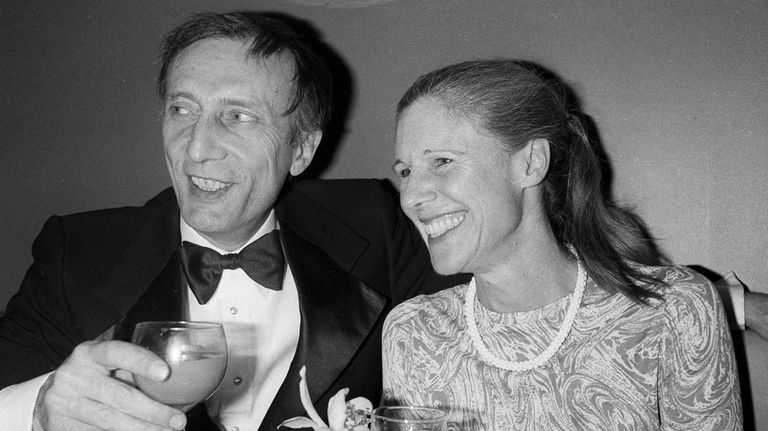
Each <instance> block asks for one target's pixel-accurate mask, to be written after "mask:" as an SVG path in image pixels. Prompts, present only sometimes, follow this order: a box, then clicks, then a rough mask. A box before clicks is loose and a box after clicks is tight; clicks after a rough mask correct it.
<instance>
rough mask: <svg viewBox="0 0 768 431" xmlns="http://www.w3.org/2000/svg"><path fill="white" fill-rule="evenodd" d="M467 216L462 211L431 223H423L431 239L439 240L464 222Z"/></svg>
mask: <svg viewBox="0 0 768 431" xmlns="http://www.w3.org/2000/svg"><path fill="white" fill-rule="evenodd" d="M466 214H467V213H466V212H465V211H462V212H459V213H451V214H445V215H441V216H439V217H435V218H433V219H431V220H429V221H422V223H423V224H424V230H425V231H426V232H427V235H428V236H429V237H430V238H437V237H439V236H440V235H443V234H444V233H446V232H448V231H449V230H452V229H455V228H456V226H458V225H460V224H461V222H462V221H464V216H465V215H466Z"/></svg>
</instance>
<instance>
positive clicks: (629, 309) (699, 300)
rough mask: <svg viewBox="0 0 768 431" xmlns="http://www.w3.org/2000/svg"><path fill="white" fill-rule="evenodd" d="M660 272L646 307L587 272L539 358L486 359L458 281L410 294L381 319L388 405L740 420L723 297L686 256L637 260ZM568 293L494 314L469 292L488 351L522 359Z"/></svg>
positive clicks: (576, 424) (579, 417)
mask: <svg viewBox="0 0 768 431" xmlns="http://www.w3.org/2000/svg"><path fill="white" fill-rule="evenodd" d="M642 270H643V271H645V272H647V273H649V274H655V275H657V276H660V278H661V279H663V280H665V281H666V282H667V283H668V285H667V286H663V285H660V286H651V289H654V290H656V291H657V292H659V293H660V294H661V295H662V296H663V298H664V301H663V302H662V301H651V304H650V306H646V305H641V304H637V303H635V302H633V301H632V300H630V299H629V298H627V297H625V296H624V295H621V294H616V293H609V292H607V291H605V290H603V289H600V288H599V287H598V286H597V285H596V284H595V283H594V282H593V281H592V280H591V279H590V280H589V281H588V282H587V291H586V294H585V296H584V300H583V303H582V307H581V309H580V310H579V312H578V314H577V316H576V321H575V323H574V327H573V329H572V331H571V334H570V336H569V337H568V339H567V340H566V342H565V344H563V346H562V347H561V349H560V350H559V351H558V353H557V354H556V355H555V356H554V357H553V358H552V359H551V360H550V361H549V362H547V363H545V364H544V365H543V366H542V367H540V368H537V369H534V370H531V371H526V372H521V373H515V372H510V371H504V370H502V369H498V368H494V367H492V366H490V365H488V364H485V363H484V362H482V360H481V359H480V357H479V354H478V352H477V350H476V349H475V348H474V347H473V345H472V342H471V340H470V338H469V335H468V334H467V332H466V324H465V319H464V315H463V313H462V304H463V302H464V295H465V292H466V285H460V286H456V287H454V288H451V289H447V290H443V291H441V292H438V293H436V294H433V295H428V296H424V295H422V296H418V297H416V298H413V299H411V300H409V301H406V302H404V303H402V304H400V305H399V306H397V307H396V308H395V309H394V310H393V311H392V312H391V313H390V315H389V316H388V317H387V320H386V322H385V324H384V335H383V355H384V391H385V402H386V403H387V404H409V405H423V406H435V407H440V408H444V409H449V410H450V416H449V417H450V419H449V427H448V429H449V430H465V431H473V430H662V429H675V430H678V429H691V430H696V431H704V430H737V429H742V428H743V425H742V411H741V398H740V394H739V381H738V373H737V371H736V363H735V359H734V353H733V345H732V341H731V335H730V331H729V329H728V326H727V323H726V320H725V315H724V312H723V307H722V304H721V303H720V299H719V297H718V296H717V293H716V291H715V289H714V288H713V287H712V285H711V284H710V283H709V282H708V281H707V280H706V279H705V278H703V277H702V276H701V275H700V274H698V273H696V272H693V271H691V270H689V269H688V268H684V267H643V268H642ZM570 296H571V295H568V296H566V297H564V298H561V299H560V300H558V301H556V302H554V303H552V304H549V305H546V306H544V307H542V308H540V309H538V310H534V311H530V312H521V313H496V312H493V311H491V310H489V309H487V308H485V307H483V306H482V305H481V304H480V303H479V302H476V304H475V306H476V316H477V321H478V328H479V331H480V334H481V335H482V338H483V340H484V341H485V343H486V344H487V345H488V347H489V349H491V351H492V352H493V353H494V354H495V355H497V356H499V357H501V358H504V359H508V360H515V361H522V360H527V359H530V358H532V357H534V356H536V355H537V354H538V353H539V352H541V351H542V350H543V349H545V348H546V347H547V345H548V344H549V342H550V340H551V339H552V337H554V335H555V333H556V332H557V329H558V328H559V326H560V324H561V323H562V321H563V318H564V316H565V311H566V308H567V306H568V302H569V301H570Z"/></svg>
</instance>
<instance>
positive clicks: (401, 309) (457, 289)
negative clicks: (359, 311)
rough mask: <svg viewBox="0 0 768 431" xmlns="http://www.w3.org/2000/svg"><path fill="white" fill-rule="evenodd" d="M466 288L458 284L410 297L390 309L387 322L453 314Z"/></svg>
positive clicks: (462, 301)
mask: <svg viewBox="0 0 768 431" xmlns="http://www.w3.org/2000/svg"><path fill="white" fill-rule="evenodd" d="M466 288H467V285H466V284H460V285H457V286H454V287H451V288H448V289H443V290H441V291H438V292H435V293H432V294H429V295H418V296H415V297H413V298H410V299H408V300H406V301H404V302H402V303H400V304H398V305H397V306H395V308H393V309H392V311H391V312H390V313H389V315H388V316H387V322H389V323H390V324H391V323H393V322H404V321H408V320H423V319H427V318H433V317H434V316H435V315H444V314H455V313H456V312H457V311H458V310H460V309H461V306H462V304H463V303H464V295H465V293H466Z"/></svg>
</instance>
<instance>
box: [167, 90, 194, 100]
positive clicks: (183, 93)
mask: <svg viewBox="0 0 768 431" xmlns="http://www.w3.org/2000/svg"><path fill="white" fill-rule="evenodd" d="M178 97H183V98H185V99H194V98H195V97H194V96H193V95H192V93H188V92H186V91H174V92H173V93H168V95H167V96H166V99H176V98H178Z"/></svg>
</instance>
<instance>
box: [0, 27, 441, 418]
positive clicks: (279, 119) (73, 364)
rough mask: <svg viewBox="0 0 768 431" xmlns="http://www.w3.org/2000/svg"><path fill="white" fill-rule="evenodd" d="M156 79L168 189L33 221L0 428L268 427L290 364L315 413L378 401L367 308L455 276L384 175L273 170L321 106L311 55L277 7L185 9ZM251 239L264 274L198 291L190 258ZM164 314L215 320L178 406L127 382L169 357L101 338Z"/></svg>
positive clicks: (279, 410) (318, 121)
mask: <svg viewBox="0 0 768 431" xmlns="http://www.w3.org/2000/svg"><path fill="white" fill-rule="evenodd" d="M158 84H159V85H158V87H159V91H160V96H161V98H162V99H163V101H164V113H163V141H164V148H165V155H166V161H167V166H168V171H169V173H170V176H171V180H172V184H173V192H171V191H170V190H166V191H164V192H162V193H161V194H160V195H158V196H156V197H155V198H153V199H152V200H150V201H149V202H147V204H146V205H145V206H143V207H140V208H121V209H112V210H104V211H95V212H90V213H84V214H76V215H71V216H66V217H53V218H51V219H50V220H49V221H48V222H47V223H46V225H45V227H44V228H43V231H42V232H41V234H40V235H39V236H38V238H37V239H36V241H35V244H34V246H33V255H34V258H35V262H34V264H33V266H32V267H31V268H30V270H29V271H28V273H27V275H26V277H25V279H24V281H23V283H22V286H21V288H20V290H19V292H18V293H17V294H16V295H15V296H14V298H13V299H12V300H11V301H10V302H9V304H8V309H7V313H6V315H5V316H4V317H3V318H2V319H1V320H0V364H1V366H0V387H5V389H3V391H1V392H0V410H2V411H3V414H2V415H3V417H4V419H2V420H0V424H2V423H3V421H5V425H6V427H7V428H3V429H4V430H6V431H8V429H25V430H26V429H30V427H31V426H33V425H34V427H35V428H40V427H42V428H43V429H45V430H49V431H54V430H70V429H145V430H168V429H182V428H183V427H184V426H185V425H186V429H187V430H188V431H192V430H197V429H217V428H216V425H214V424H213V422H215V423H217V424H218V425H220V426H222V427H225V428H226V429H228V430H233V431H236V430H238V429H248V430H255V429H261V430H274V429H275V427H276V426H277V425H278V424H279V423H280V422H281V421H283V420H285V419H288V418H290V417H294V416H297V415H301V414H303V409H302V407H301V404H300V397H299V392H298V387H299V383H298V382H299V369H300V368H301V367H302V366H306V368H307V377H308V383H309V392H310V395H311V397H312V400H313V402H314V403H315V404H316V405H317V406H318V409H319V411H325V407H326V406H327V402H328V399H329V397H330V396H332V395H333V394H335V393H336V391H338V390H339V389H341V388H343V387H349V388H350V394H351V395H354V396H366V397H368V398H369V399H371V400H372V401H373V402H377V401H378V399H379V396H380V386H381V376H380V368H381V366H380V349H381V347H380V335H381V334H380V331H381V323H382V321H383V318H384V316H385V315H386V312H387V311H388V310H389V309H390V308H391V307H392V306H393V305H394V304H396V303H398V302H400V301H402V300H404V299H406V298H408V297H411V296H413V295H415V294H417V293H420V292H429V291H434V290H436V289H439V288H442V287H446V286H450V285H453V284H455V283H456V280H449V279H441V278H438V277H437V276H436V275H435V274H434V272H433V271H432V269H431V267H430V265H429V258H428V255H427V252H426V250H425V246H424V244H423V242H422V241H421V239H420V238H419V236H418V234H417V233H416V232H415V231H414V230H413V228H412V226H411V225H410V224H409V223H408V222H407V221H406V219H405V218H404V216H403V215H402V214H401V213H400V212H399V210H398V209H397V208H398V206H397V201H396V197H394V194H393V193H391V192H390V190H388V188H387V187H386V186H385V184H384V183H381V182H378V181H373V180H369V181H363V180H357V181H356V180H347V181H301V182H296V183H295V184H294V183H292V182H290V181H288V182H287V184H286V178H287V177H289V176H296V175H299V174H300V173H302V172H303V171H304V170H305V169H306V168H307V166H308V165H309V164H310V162H311V161H312V158H313V156H314V154H315V151H316V149H317V147H318V145H319V143H320V140H321V137H322V130H323V126H324V125H325V124H326V122H327V119H328V109H329V106H330V100H329V97H330V96H329V94H330V88H329V79H328V73H327V72H326V69H325V67H324V66H323V64H322V61H320V60H319V58H318V57H317V56H316V55H315V54H314V53H313V52H312V50H310V48H309V47H308V45H307V44H305V43H304V42H303V41H302V40H301V38H300V37H299V36H298V35H297V34H296V33H295V32H294V31H293V30H291V28H290V25H288V24H287V23H286V22H284V21H282V20H276V19H272V18H267V17H265V16H262V15H257V14H226V15H215V14H203V15H199V16H196V17H194V18H193V19H191V20H190V21H189V22H186V23H184V24H182V25H181V26H179V27H177V28H176V29H174V30H173V31H171V32H170V33H169V35H168V36H167V38H166V40H165V45H164V51H163V64H162V68H161V72H160V76H159V80H158ZM174 192H175V193H174ZM274 231H277V233H275V232H274ZM182 243H183V246H182V247H181V248H180V247H179V245H180V244H182ZM262 243H266V245H265V246H264V247H265V250H267V249H268V248H269V246H270V245H271V246H272V247H273V248H272V249H271V251H269V250H267V251H264V254H265V255H271V256H272V258H274V259H273V260H270V262H272V263H274V264H275V265H277V266H276V268H278V269H275V270H273V271H272V273H271V274H267V275H266V276H265V277H266V278H263V279H262V278H259V276H256V278H255V279H252V278H253V277H252V276H250V275H249V274H250V273H248V274H247V273H246V272H245V271H244V270H243V269H242V268H239V267H237V265H234V264H232V266H229V265H230V264H229V263H227V264H220V265H224V266H223V267H222V266H220V267H219V270H218V271H219V274H220V275H217V276H216V277H213V282H212V285H211V286H207V287H206V286H202V284H203V283H202V281H205V280H202V281H201V280H200V278H201V277H202V278H205V277H206V274H207V275H208V276H210V274H211V271H212V270H210V269H208V270H205V269H203V271H208V272H207V273H206V272H203V273H202V274H203V275H202V276H201V275H200V274H197V275H196V271H198V270H201V264H200V262H197V261H196V259H197V258H200V256H203V255H204V256H218V255H219V254H221V255H225V254H232V253H239V252H240V251H241V250H243V249H244V248H245V247H246V246H248V249H249V250H250V249H251V245H252V244H254V245H256V244H259V247H261V245H260V244H262ZM194 244H197V245H199V246H204V247H207V248H208V249H212V250H214V251H216V252H217V254H213V255H211V254H208V253H210V252H208V251H206V250H205V249H201V248H199V247H196V246H195V245H194ZM275 246H277V247H279V248H278V249H277V250H278V251H277V252H275V251H274V247H275ZM243 253H244V254H245V251H244V252H243ZM283 256H284V258H285V261H286V265H285V269H281V268H282V267H281V266H280V264H281V263H282V258H283ZM206 259H211V257H205V258H203V259H202V260H206ZM229 259H230V263H232V262H231V261H233V260H238V259H241V258H232V257H231V256H230V257H229ZM242 259H244V258H242ZM196 262H197V263H196ZM272 263H270V265H271V264H272ZM243 267H245V265H243ZM214 272H215V271H214ZM276 274H277V280H275V277H274V276H275V275H276ZM219 276H220V282H218V289H216V286H217V283H216V278H217V277H219ZM254 280H255V281H254ZM208 281H211V280H208ZM193 288H195V289H194V290H192V289H193ZM206 289H207V290H206ZM214 289H215V290H214ZM177 319H190V320H213V321H219V322H222V323H223V324H224V326H225V332H226V334H227V341H228V343H229V348H230V361H229V365H228V370H227V374H226V376H225V378H224V381H223V383H222V386H221V387H220V389H219V391H218V392H217V394H216V395H215V396H214V397H213V398H212V399H210V400H208V401H207V402H206V404H205V406H204V407H205V408H202V406H201V408H197V409H194V410H193V411H192V412H190V414H189V415H188V416H187V417H185V415H183V414H182V412H180V411H178V410H176V409H174V408H171V407H169V406H165V405H163V404H160V403H157V402H155V401H153V400H151V399H149V398H148V397H146V396H145V395H144V394H142V393H141V392H140V391H138V390H137V389H135V388H134V387H133V386H132V385H130V384H129V383H126V381H125V380H130V375H131V374H130V373H133V374H134V375H141V376H145V377H148V378H153V379H156V380H162V379H164V378H166V377H167V375H168V372H169V370H168V368H167V365H166V364H165V363H164V362H163V361H162V360H160V359H159V358H157V357H156V356H154V355H153V354H151V353H149V352H148V351H145V350H143V349H142V348H139V347H138V346H135V345H132V344H130V343H126V342H124V341H119V340H127V339H129V337H130V334H131V331H132V328H133V326H134V325H135V323H136V322H138V321H143V320H177ZM9 403H15V406H14V407H10V406H11V405H13V404H9ZM9 409H13V410H9ZM33 418H34V424H33V423H32V422H33V421H32V419H33ZM211 419H212V421H211ZM16 427H18V428H16Z"/></svg>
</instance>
